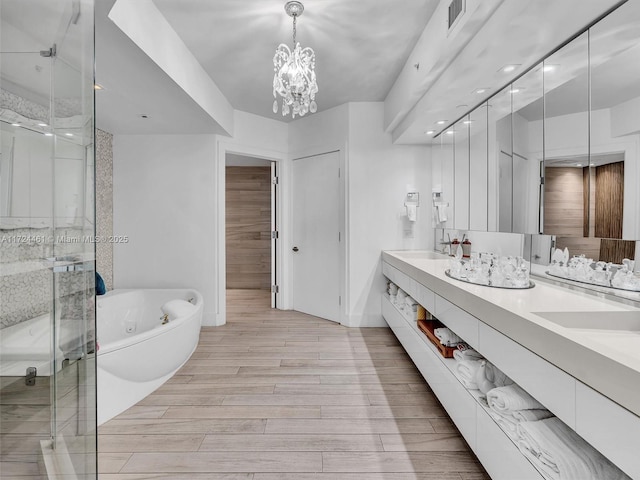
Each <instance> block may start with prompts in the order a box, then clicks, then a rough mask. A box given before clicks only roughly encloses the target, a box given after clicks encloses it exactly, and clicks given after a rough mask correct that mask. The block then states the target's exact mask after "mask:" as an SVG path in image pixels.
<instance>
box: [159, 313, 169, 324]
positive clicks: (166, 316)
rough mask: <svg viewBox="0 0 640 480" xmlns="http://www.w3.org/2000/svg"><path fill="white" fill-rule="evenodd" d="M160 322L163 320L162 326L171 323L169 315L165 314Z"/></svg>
mask: <svg viewBox="0 0 640 480" xmlns="http://www.w3.org/2000/svg"><path fill="white" fill-rule="evenodd" d="M160 320H162V325H165V324H167V323H169V314H168V313H165V314H164V315H163V316H161V317H160Z"/></svg>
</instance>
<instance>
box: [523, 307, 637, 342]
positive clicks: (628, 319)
mask: <svg viewBox="0 0 640 480" xmlns="http://www.w3.org/2000/svg"><path fill="white" fill-rule="evenodd" d="M533 314H534V315H538V316H539V317H542V318H544V319H546V320H549V321H550V322H553V323H555V324H556V325H560V326H561V327H565V328H571V329H576V330H583V331H584V330H597V331H615V332H620V333H622V332H625V333H628V332H633V333H637V334H638V338H639V339H640V311H637V312H636V311H614V312H533Z"/></svg>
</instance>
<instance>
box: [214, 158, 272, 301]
mask: <svg viewBox="0 0 640 480" xmlns="http://www.w3.org/2000/svg"><path fill="white" fill-rule="evenodd" d="M276 168H277V162H274V161H271V160H265V159H262V158H257V157H250V156H245V155H238V154H233V153H227V154H226V155H225V178H226V180H225V205H226V207H225V219H226V220H225V224H226V231H225V248H226V289H227V292H226V293H227V311H228V312H229V313H231V312H232V311H233V308H234V305H238V304H239V303H241V304H243V308H244V309H245V310H246V307H247V303H251V304H253V305H255V306H256V307H258V308H260V307H261V308H264V307H265V306H270V307H271V308H277V307H278V305H277V290H278V286H277V280H276V279H277V261H276V260H277V259H276V251H277V248H276V242H277V241H278V237H279V233H278V226H277V225H278V218H277V210H278V209H277V191H276V189H277V171H276Z"/></svg>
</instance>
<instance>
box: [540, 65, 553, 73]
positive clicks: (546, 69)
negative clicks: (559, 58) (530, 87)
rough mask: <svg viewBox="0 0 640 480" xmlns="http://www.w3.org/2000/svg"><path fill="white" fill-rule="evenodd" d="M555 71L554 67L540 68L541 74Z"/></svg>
mask: <svg viewBox="0 0 640 480" xmlns="http://www.w3.org/2000/svg"><path fill="white" fill-rule="evenodd" d="M555 69H556V66H555V65H545V66H544V67H542V71H543V72H553V71H554V70H555Z"/></svg>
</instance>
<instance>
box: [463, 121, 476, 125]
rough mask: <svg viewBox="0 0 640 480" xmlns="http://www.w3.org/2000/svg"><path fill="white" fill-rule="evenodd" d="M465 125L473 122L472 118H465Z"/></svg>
mask: <svg viewBox="0 0 640 480" xmlns="http://www.w3.org/2000/svg"><path fill="white" fill-rule="evenodd" d="M462 123H464V124H465V125H471V124H472V123H473V120H465V121H464V122H462Z"/></svg>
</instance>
